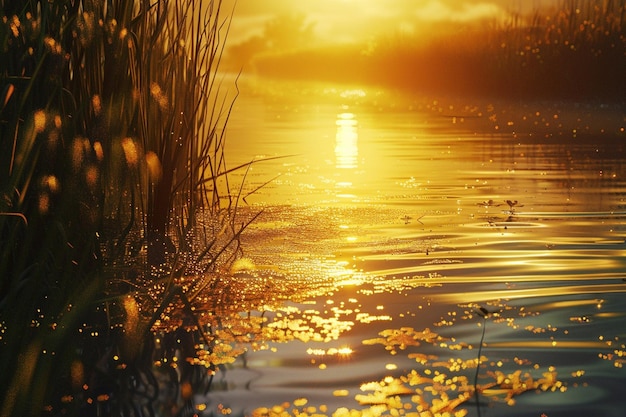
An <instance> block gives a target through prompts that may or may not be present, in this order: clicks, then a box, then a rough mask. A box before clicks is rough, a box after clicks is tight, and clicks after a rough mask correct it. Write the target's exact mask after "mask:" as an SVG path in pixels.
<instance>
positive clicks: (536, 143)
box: [201, 85, 626, 417]
mask: <svg viewBox="0 0 626 417" xmlns="http://www.w3.org/2000/svg"><path fill="white" fill-rule="evenodd" d="M243 91H244V93H243V94H242V96H240V97H239V98H238V100H237V102H236V105H235V109H234V112H233V114H232V117H231V120H230V122H229V125H228V136H227V137H228V140H229V142H228V143H229V144H228V148H227V154H228V157H229V161H230V164H231V165H232V166H236V165H238V164H241V163H245V162H248V161H250V160H257V161H260V162H256V163H254V164H253V165H252V166H251V167H250V169H249V170H248V171H245V172H243V171H240V172H238V173H237V174H235V175H234V176H233V177H232V178H233V183H237V184H239V183H242V182H243V183H244V185H243V188H242V193H243V195H244V196H246V199H245V200H246V203H248V205H247V206H245V207H244V208H243V209H242V210H244V211H245V210H250V211H253V212H254V211H260V210H264V211H263V213H262V214H261V216H260V217H259V218H258V220H257V221H256V222H255V223H254V224H253V225H252V226H251V228H250V229H249V230H248V231H247V233H246V234H245V236H244V255H245V256H246V257H247V258H249V259H250V262H251V263H254V264H255V265H256V267H255V268H254V270H247V271H246V272H245V273H244V274H242V275H241V277H242V279H250V280H254V279H258V276H259V275H264V276H265V277H266V278H267V277H269V279H273V280H282V281H284V289H283V293H282V294H280V296H279V294H274V295H270V294H266V295H267V296H268V297H269V298H284V299H287V300H291V301H288V302H286V303H284V304H283V305H282V307H280V306H279V307H272V308H269V307H268V310H267V311H266V312H265V313H266V314H265V317H267V318H268V320H269V321H268V323H271V324H268V325H267V328H266V330H268V333H267V334H268V335H273V336H272V340H266V343H265V344H264V345H263V346H262V347H263V349H259V350H254V349H249V351H248V352H247V353H246V354H245V355H244V357H242V358H239V359H238V360H237V361H236V362H235V363H234V364H232V365H230V366H228V367H225V368H224V369H222V371H221V372H220V373H219V374H218V376H217V378H216V383H215V384H214V390H213V391H212V392H211V393H210V394H209V395H208V397H206V398H203V399H201V401H203V402H204V403H206V412H207V413H208V412H213V413H218V414H219V413H222V414H223V413H234V414H239V413H244V414H247V415H250V414H251V413H252V412H253V410H255V409H259V408H261V410H260V411H259V413H261V414H263V413H265V414H267V412H268V409H262V407H267V408H271V407H275V408H274V409H273V410H274V412H277V413H278V412H281V411H285V410H286V411H289V412H291V413H294V410H297V411H298V412H300V413H303V412H306V413H309V414H313V413H316V412H317V413H321V414H325V415H332V414H335V415H344V414H345V415H347V413H348V412H349V411H348V410H352V412H353V414H354V413H357V415H358V413H361V415H383V414H384V415H391V414H393V415H409V413H418V412H425V410H427V409H429V408H430V410H431V411H433V412H434V411H436V407H438V406H440V410H441V412H443V411H446V410H447V411H451V412H459V410H466V412H467V415H480V416H502V415H507V416H522V415H524V416H528V415H533V416H540V415H542V414H545V415H547V416H549V417H554V416H621V415H622V409H623V407H624V405H626V401H625V400H624V398H623V392H624V389H625V388H626V370H625V369H624V368H623V364H624V362H625V361H626V346H625V344H626V335H625V334H624V329H625V328H626V326H625V325H626V317H625V314H626V302H624V296H625V294H624V292H626V282H625V279H626V258H625V257H624V255H625V252H624V251H625V249H626V245H625V243H624V238H625V220H626V184H625V181H626V165H625V163H624V161H626V159H625V157H626V149H625V145H624V143H625V142H624V140H625V139H626V136H625V134H624V126H625V125H626V123H625V120H624V112H623V109H621V108H619V107H612V106H587V105H581V104H568V105H565V104H560V105H548V104H545V103H543V104H542V103H534V104H529V103H524V104H519V103H518V104H506V103H489V102H477V103H463V102H453V101H445V102H438V101H434V100H427V99H415V98H412V97H402V96H400V95H397V94H393V93H389V92H381V91H374V90H363V89H359V88H354V89H349V88H329V87H320V86H310V87H307V88H303V87H295V88H294V87H293V86H287V85H285V86H281V88H280V89H278V90H271V91H270V90H269V89H264V90H262V91H259V90H254V89H252V88H251V89H249V90H246V89H244V90H243ZM275 157H279V158H275ZM263 159H265V160H263ZM248 193H250V194H249V195H247V194H248ZM290 288H294V290H293V294H290ZM481 307H482V308H484V309H485V310H486V312H487V317H485V318H483V317H482V315H481V314H479V311H480V308H481ZM483 315H484V314H483ZM483 331H484V340H483V341H484V344H483V347H482V350H481V352H480V356H481V360H480V367H479V370H478V376H477V377H476V374H475V372H476V364H477V357H478V354H479V352H478V347H479V346H480V339H481V336H483ZM474 378H477V379H476V382H477V383H478V385H479V386H480V388H481V389H480V395H479V396H478V397H479V401H478V403H477V401H476V396H473V395H472V392H473V386H474ZM457 398H459V399H458V401H457V400H456V399H457ZM432 407H435V408H432ZM446 407H447V408H446ZM390 413H391V414H390ZM413 415H416V414H413ZM425 415H426V414H425ZM428 415H430V414H428ZM459 415H462V414H459Z"/></svg>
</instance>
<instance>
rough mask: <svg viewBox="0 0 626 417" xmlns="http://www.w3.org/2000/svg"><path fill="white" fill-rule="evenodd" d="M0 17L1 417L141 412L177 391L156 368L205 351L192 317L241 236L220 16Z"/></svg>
mask: <svg viewBox="0 0 626 417" xmlns="http://www.w3.org/2000/svg"><path fill="white" fill-rule="evenodd" d="M0 5H1V8H2V11H1V12H2V16H1V17H2V22H1V23H0V48H1V49H0V170H1V171H0V194H1V195H0V349H1V351H0V368H1V369H2V370H3V371H2V372H1V373H0V386H2V387H3V388H4V387H6V389H3V390H2V391H3V392H2V393H1V396H0V398H1V399H0V401H1V402H0V415H1V416H10V415H40V414H44V415H60V414H70V415H71V414H78V413H82V414H87V415H91V414H93V415H102V414H107V415H109V414H111V415H136V416H139V415H153V414H155V413H156V412H157V411H158V407H159V404H161V406H163V407H165V405H163V404H165V399H164V398H165V395H164V392H166V391H164V388H163V381H164V380H165V381H166V382H167V383H169V384H170V386H174V387H177V386H178V387H180V386H179V384H180V383H181V382H185V381H181V376H180V375H183V373H182V372H179V373H174V372H168V373H166V374H165V375H164V376H161V377H160V379H157V374H155V371H154V366H153V364H154V359H155V358H156V357H157V356H159V355H166V354H168V352H169V353H171V352H172V351H176V350H183V351H184V354H185V355H193V354H195V351H194V349H195V346H196V344H197V343H203V345H204V348H205V349H208V350H209V351H210V350H211V349H212V344H214V343H215V340H214V338H213V339H211V338H210V337H209V335H208V331H209V330H210V329H209V328H208V327H207V323H201V322H200V320H199V317H198V314H197V313H196V310H197V309H198V308H199V306H200V305H205V304H206V303H207V301H206V300H207V299H211V293H210V291H211V290H212V289H215V287H216V286H217V282H219V278H218V277H219V274H220V273H221V272H223V271H224V270H226V269H227V268H228V265H229V264H230V263H232V262H233V261H234V260H235V259H236V257H237V256H238V253H239V243H238V242H239V235H240V233H241V232H242V231H243V230H244V229H245V227H246V226H247V224H248V223H246V222H244V223H236V221H235V218H236V210H237V204H238V196H237V190H236V189H235V190H231V185H230V184H229V181H228V173H229V172H230V171H232V169H236V168H237V167H235V168H230V167H228V166H227V164H226V161H225V155H224V145H225V135H224V132H225V126H226V123H227V120H228V117H229V114H230V111H231V106H232V100H233V99H234V98H233V97H232V96H228V94H226V93H227V91H226V89H225V88H224V87H223V86H222V83H223V79H222V78H220V76H219V72H218V68H219V64H220V58H221V55H222V52H223V47H224V41H225V39H226V37H227V33H228V25H229V17H228V13H227V14H226V17H223V16H224V13H223V12H222V10H221V2H220V0H212V1H208V2H201V1H200V0H183V1H168V0H160V1H144V0H135V1H122V0H111V1H96V0H93V1H91V0H82V1H80V0H79V1H75V2H41V1H34V0H33V1H25V2H14V1H8V0H7V1H1V2H0ZM201 294H202V297H201V296H200V295H201ZM207 294H208V295H207ZM171 317H175V318H178V319H179V320H178V319H177V320H167V318H171ZM164 323H166V324H167V325H164ZM157 329H158V330H159V331H160V332H161V335H160V337H159V338H160V340H161V342H162V343H161V344H159V343H158V341H157V340H156V338H155V333H154V332H155V331H156V330H157ZM181 329H182V330H181ZM181 331H182V332H183V333H184V334H185V335H186V336H185V338H183V337H181V336H180V332H181ZM171 335H175V336H171ZM181 339H187V340H188V341H189V344H188V345H186V346H187V347H186V349H183V348H181V347H180V345H176V343H175V346H174V348H172V347H171V346H169V345H167V344H166V343H165V341H168V340H181ZM189 345H190V347H189ZM209 368H210V367H209ZM172 369H173V368H172ZM210 370H211V369H209V371H210ZM203 375H204V377H205V378H204V377H203V378H204V379H206V378H209V379H210V375H211V372H205V373H204V374H203ZM203 378H200V379H203ZM196 379H197V378H196ZM187 382H188V381H187ZM205 382H206V381H205ZM172 384H173V385H172ZM166 385H167V384H166ZM185 386H186V385H185ZM190 398H191V397H190V395H189V394H188V393H187V394H185V393H182V394H181V392H180V391H176V390H174V394H172V396H171V404H169V405H168V406H167V407H170V408H171V407H172V406H179V407H180V406H181V404H182V403H181V401H190Z"/></svg>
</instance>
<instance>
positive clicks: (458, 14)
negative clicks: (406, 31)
mask: <svg viewBox="0 0 626 417" xmlns="http://www.w3.org/2000/svg"><path fill="white" fill-rule="evenodd" d="M502 14H503V10H502V9H501V8H500V7H499V6H498V5H496V4H494V3H487V2H482V3H463V4H461V5H457V6H451V5H449V4H446V3H444V2H442V1H437V0H432V1H429V2H428V3H426V4H424V5H423V6H420V7H418V8H416V10H415V14H414V15H415V16H416V17H417V18H419V19H421V20H426V21H438V22H441V21H448V22H468V21H472V20H476V19H485V18H491V17H497V16H501V15H502Z"/></svg>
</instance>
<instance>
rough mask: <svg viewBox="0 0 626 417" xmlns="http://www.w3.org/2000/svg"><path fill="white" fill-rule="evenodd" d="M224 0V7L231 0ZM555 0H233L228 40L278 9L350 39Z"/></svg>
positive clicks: (328, 34)
mask: <svg viewBox="0 0 626 417" xmlns="http://www.w3.org/2000/svg"><path fill="white" fill-rule="evenodd" d="M233 1H235V0H224V5H225V10H231V7H232V2H233ZM556 1H558V0H236V5H235V12H234V19H233V24H232V28H231V33H230V41H232V42H239V41H241V40H243V39H246V38H249V37H251V36H254V35H261V34H262V33H263V29H264V27H265V23H266V22H267V21H269V20H271V19H273V18H276V17H277V16H281V15H301V16H303V17H305V18H306V21H307V22H308V23H310V24H312V25H313V30H314V34H315V36H316V37H317V38H319V39H325V40H328V41H333V42H350V41H357V40H362V39H366V38H367V37H368V36H375V35H377V34H380V33H390V32H394V31H395V32H408V33H419V31H420V29H422V28H424V27H427V26H428V25H429V24H433V23H434V24H438V25H442V24H443V23H463V22H469V21H473V20H476V19H481V18H487V19H490V18H495V17H499V16H503V15H504V14H505V13H506V12H510V11H528V10H529V9H533V8H537V7H540V6H543V5H549V4H554V3H555V2H556Z"/></svg>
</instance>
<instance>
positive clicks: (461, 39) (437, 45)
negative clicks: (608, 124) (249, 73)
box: [254, 0, 626, 101]
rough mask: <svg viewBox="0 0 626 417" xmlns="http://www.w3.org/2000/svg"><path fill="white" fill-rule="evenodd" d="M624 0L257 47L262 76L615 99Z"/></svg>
mask: <svg viewBox="0 0 626 417" xmlns="http://www.w3.org/2000/svg"><path fill="white" fill-rule="evenodd" d="M625 20H626V3H625V2H624V1H623V0H591V1H580V0H563V1H562V2H561V3H560V4H558V5H557V6H556V7H554V8H549V9H548V8H542V9H537V10H536V11H534V12H533V13H531V14H528V15H522V14H520V13H519V12H515V11H511V12H509V13H508V15H507V17H506V18H504V19H500V20H493V21H488V22H485V21H482V22H480V23H478V24H471V23H467V24H465V25H464V26H460V25H456V26H453V25H451V26H450V28H449V29H447V30H439V31H438V32H437V33H436V34H432V36H431V35H430V34H429V33H421V32H420V29H419V28H418V29H417V31H416V32H417V33H416V34H415V35H412V34H398V35H389V36H387V37H385V38H381V39H377V40H376V41H375V42H370V44H368V45H367V46H362V45H351V46H341V47H336V48H320V49H316V50H300V51H292V52H282V53H275V54H270V53H267V54H265V55H260V56H258V57H257V58H256V59H255V61H254V64H255V67H256V68H257V71H258V72H259V74H261V75H265V76H277V77H289V78H312V79H318V80H328V81H340V82H346V81H347V82H351V83H355V84H358V83H367V84H373V85H376V84H378V85H381V86H387V87H395V88H399V89H404V90H413V91H417V92H424V93H427V94H448V95H454V96H460V95H474V96H475V95H480V96H499V97H502V98H513V99H575V100H587V99H591V100H613V101H615V100H618V101H622V100H623V97H624V96H625V94H626V81H625V77H624V74H623V68H625V67H626V21H625Z"/></svg>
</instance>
